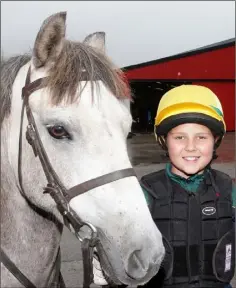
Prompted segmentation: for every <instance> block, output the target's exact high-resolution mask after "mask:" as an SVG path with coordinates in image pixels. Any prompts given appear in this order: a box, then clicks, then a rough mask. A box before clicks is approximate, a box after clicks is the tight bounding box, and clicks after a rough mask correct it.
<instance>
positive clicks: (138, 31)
mask: <svg viewBox="0 0 236 288" xmlns="http://www.w3.org/2000/svg"><path fill="white" fill-rule="evenodd" d="M59 11H67V37H68V38H70V39H71V40H79V41H82V40H83V39H84V37H85V36H86V35H87V34H89V33H92V32H95V31H105V32H106V37H107V38H106V43H107V53H108V54H109V56H110V57H111V58H112V59H113V60H114V62H115V63H116V64H118V65H119V66H120V67H123V66H127V65H132V64H136V63H140V62H145V61H150V60H154V59H158V58H161V57H165V56H170V55H173V54H176V53H180V52H184V51H187V50H191V49H195V48H197V47H201V46H204V45H208V44H212V43H214V42H218V41H222V40H226V39H229V38H232V37H235V2H234V1H176V2H172V1H165V2H164V1H86V2H85V1H53V2H52V1H1V45H2V47H1V48H2V51H3V52H4V56H6V57H8V56H11V55H14V54H18V53H24V52H27V51H28V50H29V49H30V48H32V47H33V44H34V40H35V37H36V34H37V32H38V30H39V28H40V26H41V23H42V22H43V20H44V19H45V18H46V17H48V16H49V15H51V14H53V13H56V12H59Z"/></svg>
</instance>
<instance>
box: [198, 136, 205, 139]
mask: <svg viewBox="0 0 236 288" xmlns="http://www.w3.org/2000/svg"><path fill="white" fill-rule="evenodd" d="M198 138H199V139H200V140H203V139H207V138H206V137H205V136H199V137H198Z"/></svg>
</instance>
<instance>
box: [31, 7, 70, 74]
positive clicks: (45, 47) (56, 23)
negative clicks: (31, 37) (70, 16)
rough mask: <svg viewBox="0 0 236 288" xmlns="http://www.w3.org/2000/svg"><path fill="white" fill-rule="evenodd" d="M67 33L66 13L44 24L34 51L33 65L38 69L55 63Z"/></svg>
mask: <svg viewBox="0 0 236 288" xmlns="http://www.w3.org/2000/svg"><path fill="white" fill-rule="evenodd" d="M65 31H66V12H60V13H56V14H53V15H51V16H50V17H48V18H47V19H46V20H45V21H44V22H43V24H42V26H41V28H40V30H39V32H38V35H37V37H36V40H35V43H34V49H33V64H34V66H35V67H36V68H39V67H42V66H45V65H46V64H47V63H48V62H49V61H50V62H51V61H55V60H56V58H57V57H58V55H59V54H60V52H61V50H62V48H63V43H64V38H65Z"/></svg>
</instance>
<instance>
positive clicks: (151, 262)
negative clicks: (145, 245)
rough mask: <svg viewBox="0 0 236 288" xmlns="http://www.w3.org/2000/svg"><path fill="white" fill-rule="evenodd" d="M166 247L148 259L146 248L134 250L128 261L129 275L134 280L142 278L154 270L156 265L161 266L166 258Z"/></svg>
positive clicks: (127, 270) (127, 272) (126, 269)
mask: <svg viewBox="0 0 236 288" xmlns="http://www.w3.org/2000/svg"><path fill="white" fill-rule="evenodd" d="M164 254H165V249H164V247H163V250H161V251H159V253H155V255H153V257H152V259H148V257H147V255H148V253H146V251H145V249H140V250H135V251H133V252H132V253H131V254H130V255H129V257H128V259H127V263H126V265H125V266H126V267H125V272H126V274H127V276H128V277H129V278H131V279H134V280H141V279H143V278H145V277H146V276H147V275H148V274H149V272H150V271H152V270H153V268H154V266H158V267H159V266H160V265H161V262H162V260H163V258H164Z"/></svg>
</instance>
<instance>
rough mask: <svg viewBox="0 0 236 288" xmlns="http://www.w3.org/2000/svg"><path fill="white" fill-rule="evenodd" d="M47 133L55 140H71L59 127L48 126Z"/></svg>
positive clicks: (61, 127)
mask: <svg viewBox="0 0 236 288" xmlns="http://www.w3.org/2000/svg"><path fill="white" fill-rule="evenodd" d="M47 129H48V133H49V134H50V135H51V136H52V137H53V138H56V139H64V138H67V139H71V136H70V134H69V133H68V132H67V131H66V129H65V128H64V127H63V126H61V125H54V126H48V127H47Z"/></svg>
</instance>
